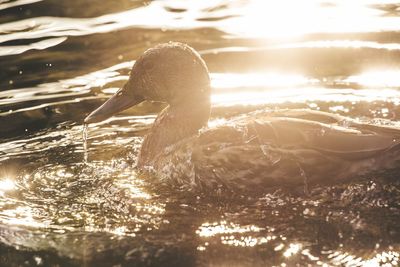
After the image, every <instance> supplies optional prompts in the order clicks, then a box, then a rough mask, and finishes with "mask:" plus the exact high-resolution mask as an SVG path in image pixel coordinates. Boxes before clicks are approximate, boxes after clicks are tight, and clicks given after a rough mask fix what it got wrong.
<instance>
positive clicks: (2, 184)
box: [0, 177, 15, 196]
mask: <svg viewBox="0 0 400 267" xmlns="http://www.w3.org/2000/svg"><path fill="white" fill-rule="evenodd" d="M13 189H15V183H14V181H13V180H11V179H10V178H7V177H5V178H3V179H1V180H0V196H2V195H4V192H6V191H10V190H13Z"/></svg>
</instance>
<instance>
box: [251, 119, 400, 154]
mask: <svg viewBox="0 0 400 267" xmlns="http://www.w3.org/2000/svg"><path fill="white" fill-rule="evenodd" d="M249 130H250V132H252V134H253V135H255V136H257V138H258V140H260V141H261V142H262V143H268V142H269V143H274V144H277V145H279V146H282V147H292V148H293V149H295V148H296V147H298V148H306V149H314V150H317V151H320V152H323V153H327V154H330V155H332V156H337V157H341V158H343V159H353V160H357V159H363V158H368V157H371V156H374V155H376V154H378V153H381V152H383V151H386V150H390V149H392V148H394V147H395V146H397V145H398V144H399V143H400V130H399V129H395V128H388V127H383V126H376V125H374V126H372V125H368V124H361V123H353V122H352V123H351V124H349V125H348V126H347V127H343V126H339V125H337V124H336V123H331V124H327V123H321V122H317V121H311V120H305V119H299V118H290V117H285V118H281V117H274V118H271V119H270V120H266V121H259V120H257V121H254V122H253V123H252V124H249Z"/></svg>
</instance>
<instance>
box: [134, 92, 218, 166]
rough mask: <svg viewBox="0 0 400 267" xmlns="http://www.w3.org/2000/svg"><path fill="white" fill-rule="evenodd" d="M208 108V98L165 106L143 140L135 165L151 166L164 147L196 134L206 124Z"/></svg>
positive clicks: (209, 107) (208, 113)
mask: <svg viewBox="0 0 400 267" xmlns="http://www.w3.org/2000/svg"><path fill="white" fill-rule="evenodd" d="M210 109H211V105H210V101H209V99H207V100H204V101H200V102H196V103H195V102H189V103H183V104H179V105H170V106H168V107H166V108H165V109H164V110H163V111H162V112H161V113H160V114H159V115H158V117H157V118H156V120H155V121H154V124H153V126H152V127H151V129H150V132H149V133H148V134H147V135H146V137H145V138H144V140H143V143H142V147H141V149H140V154H139V158H138V164H137V166H138V167H139V168H142V167H144V166H152V165H153V161H154V159H155V158H156V157H157V155H158V154H159V153H162V152H163V151H164V150H165V148H167V147H169V146H171V145H173V144H175V143H177V142H179V141H180V140H182V139H184V138H187V137H190V136H192V135H194V134H196V133H197V132H198V131H199V129H200V128H202V127H204V126H206V125H207V123H208V119H209V116H210Z"/></svg>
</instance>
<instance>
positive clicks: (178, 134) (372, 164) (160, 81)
mask: <svg viewBox="0 0 400 267" xmlns="http://www.w3.org/2000/svg"><path fill="white" fill-rule="evenodd" d="M209 84H210V80H209V76H208V71H207V67H206V65H205V63H204V61H203V60H202V59H201V58H200V56H199V55H198V54H197V53H196V52H195V51H194V50H193V49H192V48H190V47H188V46H186V45H183V44H180V43H168V44H163V45H159V46H157V47H155V48H153V49H150V50H148V51H146V52H145V54H144V55H143V56H142V57H141V58H139V59H138V61H137V62H136V63H135V65H134V67H133V69H132V73H131V77H130V79H129V81H128V83H127V84H126V85H125V86H124V88H123V89H122V90H120V91H119V92H118V93H117V94H116V95H115V96H114V97H112V98H111V99H110V100H109V101H107V102H106V103H105V104H104V105H103V106H101V107H100V108H99V109H97V110H96V111H94V112H93V113H92V114H91V115H89V116H88V117H87V118H86V119H85V122H86V123H90V122H94V121H99V120H102V119H104V118H106V117H108V116H110V115H112V114H114V113H116V112H118V111H120V110H122V109H125V108H127V107H129V106H131V105H134V104H136V103H138V102H141V101H143V100H145V99H148V100H156V101H164V102H168V103H169V106H168V107H167V108H166V109H165V110H164V111H163V112H162V113H161V114H160V115H159V116H158V117H157V119H156V121H155V123H154V125H153V126H152V128H151V130H150V132H149V134H148V135H147V136H146V137H145V139H144V141H143V144H142V148H141V151H140V155H139V159H138V167H139V168H140V169H145V170H149V169H150V170H152V171H153V172H155V173H156V175H157V177H159V179H161V180H163V181H165V182H167V183H169V184H177V185H180V186H185V185H186V186H188V187H206V188H210V187H212V188H216V187H219V186H223V187H227V188H230V189H234V190H235V189H244V190H249V189H251V190H258V191H262V190H263V188H265V187H271V186H299V185H303V184H304V183H308V184H314V183H332V182H338V181H342V180H345V179H348V178H350V177H354V176H355V175H361V174H365V173H367V172H370V171H374V170H377V169H382V168H387V167H392V166H393V165H394V164H395V162H396V161H397V159H398V158H400V154H399V149H398V147H399V146H398V144H399V142H400V130H398V129H394V128H388V127H379V126H372V125H368V124H361V123H357V122H355V121H353V120H351V119H347V118H345V117H342V116H339V115H334V114H330V113H325V112H317V111H310V110H282V111H258V112H254V113H250V114H246V115H243V116H241V117H236V118H233V119H231V120H229V121H227V122H226V123H225V124H223V125H219V126H216V127H214V128H206V126H207V122H208V119H209V114H210V108H211V106H210V85H209Z"/></svg>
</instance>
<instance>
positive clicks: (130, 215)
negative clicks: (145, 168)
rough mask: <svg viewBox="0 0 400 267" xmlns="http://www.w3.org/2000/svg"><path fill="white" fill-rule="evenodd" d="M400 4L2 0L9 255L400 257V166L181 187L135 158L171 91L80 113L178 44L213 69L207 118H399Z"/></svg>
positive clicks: (324, 262)
mask: <svg viewBox="0 0 400 267" xmlns="http://www.w3.org/2000/svg"><path fill="white" fill-rule="evenodd" d="M399 5H400V2H398V1H394V0H387V1H376V0H365V1H361V0H360V1H358V0H357V1H341V0H337V1H321V0H312V1H289V0H285V1H263V0H248V1H241V0H240V1H225V0H221V1H194V0H191V1H179V0H168V1H130V0H117V1H97V0H94V1H90V2H87V1H79V0H72V1H52V0H46V1H38V0H16V1H12V0H6V1H0V62H1V64H0V125H1V127H0V265H1V266H3V265H4V266H38V265H39V266H82V265H84V266H227V265H232V266H295V265H296V264H297V265H299V266H397V265H398V264H399V252H400V246H399V240H400V232H399V226H398V221H399V219H400V217H399V216H400V213H399V211H400V207H399V202H400V191H399V187H400V185H399V181H398V173H399V170H398V169H394V170H391V171H387V172H384V173H375V174H371V175H369V176H367V177H362V178H361V179H359V180H355V181H352V182H349V183H346V184H337V185H332V186H324V187H322V186H320V187H319V186H315V187H314V188H310V192H309V194H308V195H304V194H303V193H301V192H300V193H299V192H298V191H297V189H294V190H288V189H269V190H266V192H265V194H264V195H263V196H249V195H246V196H242V195H234V196H232V195H229V196H225V195H221V192H219V191H218V190H216V192H197V193H192V192H182V190H179V189H174V190H171V188H165V187H163V186H160V185H158V184H157V183H156V182H155V179H156V177H146V176H144V175H140V174H138V173H137V171H136V169H135V168H134V166H135V161H136V158H137V154H138V150H139V148H140V145H141V141H142V138H143V135H144V134H145V133H146V131H147V130H148V128H149V127H150V125H151V124H152V122H153V121H154V118H155V114H156V113H158V112H159V111H160V110H161V109H162V108H163V107H164V106H165V105H163V104H160V103H143V104H141V105H139V106H138V107H135V108H131V109H129V110H127V111H125V112H123V113H121V114H119V115H118V116H114V117H112V118H110V119H108V120H106V121H104V122H100V123H96V124H93V125H91V126H90V127H89V128H83V125H82V121H83V118H84V117H85V116H86V115H87V114H88V113H89V112H90V111H92V110H93V109H94V108H96V107H98V106H99V105H100V104H101V103H102V102H103V101H104V100H105V99H106V98H108V97H109V96H110V95H112V94H113V93H115V92H116V91H117V90H118V89H119V88H120V87H121V86H122V85H123V84H124V82H126V80H127V79H128V75H129V71H130V68H131V67H132V65H133V64H134V62H135V60H136V59H137V58H138V56H139V55H140V54H141V53H142V52H143V51H144V50H145V49H147V48H149V47H151V46H153V45H155V44H157V43H161V42H167V41H170V40H176V41H183V42H186V43H188V44H190V45H191V46H193V47H195V48H196V49H197V50H198V51H199V52H200V54H201V55H202V56H203V58H204V59H205V61H206V62H207V65H208V66H209V70H210V73H211V84H212V104H213V110H212V119H211V121H210V122H209V125H210V126H212V125H220V124H223V123H224V122H226V121H227V120H228V119H229V118H231V117H232V116H236V115H241V114H243V113H246V112H250V111H254V110H258V109H264V108H266V109H279V108H285V109H291V108H309V109H315V110H321V111H329V112H332V113H338V114H342V115H346V116H348V117H350V118H351V119H355V120H357V121H363V122H370V123H373V124H378V125H386V126H391V127H399V123H398V118H399V116H400V108H399V104H400V82H399V79H398V77H399V74H400V73H399V70H400V34H399V25H400V16H399V12H400V10H399ZM343 126H344V127H346V125H343ZM82 130H83V132H82ZM327 175H329V174H327Z"/></svg>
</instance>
